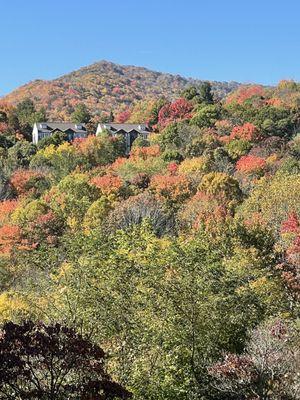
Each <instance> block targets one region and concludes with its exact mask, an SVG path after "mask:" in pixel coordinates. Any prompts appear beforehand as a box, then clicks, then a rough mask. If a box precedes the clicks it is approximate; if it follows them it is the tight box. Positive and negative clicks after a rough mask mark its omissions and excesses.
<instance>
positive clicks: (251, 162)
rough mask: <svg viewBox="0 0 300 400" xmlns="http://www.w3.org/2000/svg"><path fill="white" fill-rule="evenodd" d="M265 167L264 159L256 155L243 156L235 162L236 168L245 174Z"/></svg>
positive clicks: (259, 170)
mask: <svg viewBox="0 0 300 400" xmlns="http://www.w3.org/2000/svg"><path fill="white" fill-rule="evenodd" d="M265 167H266V160H264V159H263V158H261V157H256V156H251V155H247V156H243V157H241V158H240V159H239V160H238V162H237V163H236V169H237V170H238V171H239V172H243V173H245V174H250V173H256V172H261V171H262V170H263V169H264V168H265Z"/></svg>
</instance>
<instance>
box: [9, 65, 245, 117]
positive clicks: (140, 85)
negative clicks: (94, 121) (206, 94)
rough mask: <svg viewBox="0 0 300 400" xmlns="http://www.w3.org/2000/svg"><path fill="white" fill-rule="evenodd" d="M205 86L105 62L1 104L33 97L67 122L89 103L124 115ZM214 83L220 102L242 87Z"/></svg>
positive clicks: (38, 84)
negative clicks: (128, 110)
mask: <svg viewBox="0 0 300 400" xmlns="http://www.w3.org/2000/svg"><path fill="white" fill-rule="evenodd" d="M202 82H204V80H201V79H195V78H187V77H183V76H181V75H179V74H171V73H165V72H159V71H153V70H151V69H149V68H146V67H140V66H134V65H121V64H116V63H113V62H111V61H107V60H101V61H97V62H95V63H93V64H90V65H88V66H84V67H81V68H79V69H77V70H75V71H71V72H69V73H66V74H63V75H61V76H59V77H57V78H54V79H50V80H45V79H35V80H33V81H30V82H28V83H26V84H24V85H22V86H20V87H19V88H17V89H15V90H13V91H12V92H11V93H9V94H7V95H5V96H3V97H2V98H1V100H2V101H5V102H8V103H11V104H13V105H15V104H17V103H19V102H20V101H22V100H24V99H25V98H28V97H29V98H31V99H32V100H33V101H34V103H35V104H36V106H37V107H44V108H45V109H47V113H48V117H49V118H58V119H62V120H64V119H67V118H68V117H69V116H70V114H71V113H72V112H73V111H74V107H76V105H77V104H79V103H85V104H86V106H87V107H88V108H89V109H90V111H91V112H92V113H94V114H99V113H102V112H110V111H111V110H114V111H121V110H124V109H126V108H128V107H131V106H132V105H133V104H135V103H136V102H138V101H141V100H144V99H150V98H158V97H166V98H167V99H169V100H173V99H174V98H176V97H178V96H179V95H180V93H181V91H182V90H183V89H185V88H186V87H188V86H191V85H195V86H198V85H200V84H201V83H202ZM210 82H211V84H212V88H213V92H214V94H215V96H216V97H217V98H220V99H222V98H224V97H225V96H226V95H227V94H229V93H230V92H231V91H233V90H235V89H236V88H237V87H238V86H239V85H240V84H239V83H238V82H219V81H210Z"/></svg>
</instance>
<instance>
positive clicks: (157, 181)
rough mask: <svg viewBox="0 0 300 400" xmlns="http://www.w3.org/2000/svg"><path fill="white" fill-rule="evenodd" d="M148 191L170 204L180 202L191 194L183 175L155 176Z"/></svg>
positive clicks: (188, 183) (188, 182) (188, 184)
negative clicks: (168, 201) (170, 202)
mask: <svg viewBox="0 0 300 400" xmlns="http://www.w3.org/2000/svg"><path fill="white" fill-rule="evenodd" d="M150 190H152V191H153V192H155V193H156V194H157V195H158V196H160V197H164V198H165V199H167V200H170V201H172V202H176V203H177V202H181V201H184V200H186V199H187V198H189V197H190V196H191V194H192V190H191V185H190V181H189V180H188V179H187V177H186V176H184V175H155V176H154V177H153V178H152V180H151V183H150Z"/></svg>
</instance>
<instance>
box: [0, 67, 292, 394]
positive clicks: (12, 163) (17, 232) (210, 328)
mask: <svg viewBox="0 0 300 400" xmlns="http://www.w3.org/2000/svg"><path fill="white" fill-rule="evenodd" d="M105 65H107V64H101V68H104V67H105ZM98 67H99V65H97V64H96V65H95V66H94V67H93V68H94V69H95V71H96V74H97V71H98ZM91 68H92V67H91ZM93 68H92V69H86V70H85V69H83V70H80V71H79V72H76V73H73V74H71V75H69V76H66V77H63V78H61V79H60V80H57V81H53V82H50V83H43V82H36V83H33V84H31V85H29V86H28V87H25V88H23V89H22V90H21V91H19V92H17V93H15V94H14V95H12V96H9V97H8V99H13V98H14V101H17V100H19V99H21V98H23V95H24V96H28V94H29V93H31V98H33V97H34V96H36V97H39V98H40V99H39V100H37V102H36V104H34V103H32V102H31V101H30V100H28V99H27V100H26V99H25V100H24V101H22V102H20V103H19V104H18V105H15V106H12V105H11V104H8V103H2V105H1V111H0V166H1V168H0V277H1V278H0V283H1V294H0V322H1V323H8V321H13V322H14V324H22V321H24V320H31V321H33V322H32V323H30V324H31V325H30V324H29V325H26V326H25V327H22V328H21V332H23V333H22V334H21V335H20V336H18V335H17V334H16V332H17V333H18V332H19V331H18V329H17V328H16V327H15V325H14V324H10V325H6V330H7V332H8V333H7V334H6V336H7V335H8V334H10V335H11V336H10V337H12V338H13V340H15V341H16V343H22V346H23V347H24V348H25V350H26V351H25V350H24V352H25V353H24V354H26V355H27V356H28V354H29V355H30V356H31V355H32V354H40V353H41V354H42V355H43V358H41V359H42V360H46V362H44V363H42V364H41V366H40V368H41V370H40V371H42V372H41V374H42V373H43V371H44V370H45V368H46V367H45V365H46V366H47V367H48V365H49V356H47V354H46V355H45V354H44V351H45V347H46V348H47V346H48V347H49V348H50V349H51V350H52V349H53V348H54V349H56V348H57V347H55V346H58V344H57V343H62V344H61V346H60V347H59V348H60V349H63V352H62V355H61V353H59V354H60V356H61V357H65V359H64V360H63V363H62V364H60V365H62V369H63V368H67V366H68V365H69V364H68V363H69V362H70V359H71V360H74V359H76V360H80V361H77V362H79V364H78V365H80V368H81V369H80V370H78V371H77V375H71V377H70V375H63V374H62V375H60V376H63V378H61V379H62V381H63V382H64V385H65V386H63V387H64V390H65V391H66V392H64V393H72V396H74V397H71V394H70V397H65V398H70V399H71V398H72V399H73V398H74V399H77V398H82V399H87V398H91V397H89V396H91V395H92V394H91V393H94V391H95V390H96V391H97V390H100V389H99V387H98V386H97V387H96V386H95V374H96V372H97V373H98V375H99V373H101V376H104V375H103V374H104V372H103V369H102V362H103V361H102V360H103V357H104V356H103V353H102V350H101V349H99V348H98V347H95V348H94V347H89V345H88V344H86V342H85V341H83V339H82V338H81V337H80V339H78V337H74V334H73V333H72V332H73V331H72V330H71V331H70V330H69V329H75V331H76V332H78V333H80V334H82V335H83V337H84V338H88V340H91V341H92V342H93V343H95V344H97V346H101V348H103V350H104V351H105V353H106V354H107V358H106V364H107V371H108V373H109V377H111V379H112V380H113V381H111V380H110V378H108V376H105V378H103V381H102V384H101V385H102V386H101V390H104V393H105V394H103V395H101V396H100V395H99V396H98V397H97V396H96V395H95V397H92V398H95V399H104V398H105V399H108V398H113V397H114V396H117V397H120V398H123V399H125V398H128V397H130V396H132V397H133V399H136V400H146V399H148V400H156V399H161V400H191V399H195V400H196V399H197V400H198V399H199V400H245V399H248V400H254V399H265V400H266V399H269V400H296V399H300V384H299V382H300V379H299V371H300V351H299V348H300V346H299V344H300V334H299V333H300V332H299V330H300V323H299V312H300V308H299V300H300V201H299V200H300V85H299V84H297V83H295V82H293V81H282V82H280V83H279V84H278V86H276V87H274V88H265V87H262V86H259V85H257V86H254V85H249V86H240V87H239V88H237V90H236V91H234V92H232V93H230V94H229V95H228V96H227V97H226V98H224V99H223V100H222V101H220V99H219V98H218V96H216V95H213V92H212V90H211V86H210V84H209V83H203V84H202V85H196V86H195V85H192V86H189V87H187V88H185V89H184V90H182V89H183V87H185V86H187V85H188V83H189V82H188V81H182V78H174V77H171V76H165V75H157V76H156V75H155V74H154V73H151V74H152V75H153V80H151V81H150V82H152V81H153V85H152V84H151V85H149V91H148V92H147V95H148V94H151V96H155V98H152V99H150V100H147V99H145V98H144V96H145V93H144V92H143V90H142V87H146V85H147V82H146V79H148V75H149V74H150V72H148V71H146V70H144V72H145V76H144V78H141V79H140V80H138V79H135V78H134V77H135V74H140V73H141V70H140V69H138V70H137V69H135V68H131V67H130V68H129V69H128V71H127V74H125V75H124V77H123V78H122V79H124V80H122V84H120V82H116V83H115V87H119V89H118V90H115V91H114V93H115V94H114V96H112V97H110V98H111V99H112V100H111V102H110V103H109V107H113V106H118V104H119V103H121V102H122V103H123V102H125V103H126V102H127V104H128V106H129V105H130V104H131V100H130V101H129V100H128V101H127V99H129V97H130V96H129V94H128V92H127V91H126V92H125V93H123V90H124V88H127V89H128V88H129V87H130V88H131V89H130V90H132V91H133V92H134V93H138V96H139V99H140V101H138V102H137V103H136V104H134V105H132V106H130V107H128V109H126V110H124V111H123V112H121V113H120V112H119V110H117V109H116V110H115V109H112V111H113V114H114V117H115V120H118V121H122V122H125V121H131V122H141V121H143V122H147V123H149V125H150V126H151V127H152V130H153V132H152V133H151V134H150V136H149V139H148V140H145V139H143V140H142V139H136V141H135V142H134V145H133V148H132V150H131V153H130V156H129V157H126V156H125V152H124V143H123V140H122V138H121V137H120V138H112V137H110V136H108V135H107V134H105V133H103V134H102V135H101V136H97V137H95V136H94V135H92V134H91V135H90V136H88V138H86V139H81V140H75V141H74V142H72V143H68V142H65V141H64V140H63V137H61V136H59V135H56V136H53V137H52V138H51V139H44V140H42V141H40V142H39V144H38V146H35V145H33V144H32V143H30V127H31V125H32V123H33V121H34V120H37V119H43V118H45V117H46V115H47V114H48V116H53V115H57V116H59V115H60V114H59V113H58V114H55V113H54V110H60V107H61V110H62V112H63V114H64V115H67V114H68V112H66V109H68V108H69V107H70V111H71V109H72V113H73V114H72V117H71V118H72V119H74V120H75V119H78V120H79V119H84V120H85V121H86V122H87V123H88V124H89V123H90V124H91V125H92V124H93V123H94V122H95V116H94V115H91V111H92V110H91V109H92V108H93V107H95V110H97V109H99V110H100V109H101V107H102V104H103V101H106V100H107V98H108V97H106V95H105V94H104V97H102V95H101V96H100V94H99V93H98V92H97V89H96V87H99V85H98V83H97V81H95V82H96V83H95V86H94V83H93V82H94V79H95V76H96V75H94V74H93ZM107 68H108V66H107ZM122 70H123V67H122ZM129 72H130V76H131V78H129ZM115 73H116V74H118V76H121V73H120V71H119V72H118V71H115ZM99 79H102V78H101V77H100V78H99ZM127 79H128V80H129V81H128V84H127V83H126V86H124V83H125V81H126V80H127ZM131 79H132V80H131ZM143 79H145V82H144V83H143ZM151 79H152V78H151ZM134 80H135V81H136V83H135V84H133V83H132V82H133V81H134ZM83 82H89V84H88V85H87V86H85V85H84V83H83ZM126 82H127V81H126ZM171 82H172V84H171ZM106 85H107V86H106ZM135 85H136V86H135ZM140 85H141V86H140ZM155 85H157V86H155ZM112 86H113V84H112V82H107V80H106V79H105V82H103V86H102V89H101V91H103V88H104V87H107V90H111V89H109V88H111V87H112ZM168 86H169V91H168V94H169V95H170V96H171V97H172V98H173V99H172V100H167V99H162V98H161V95H163V94H166V93H163V92H161V91H160V90H158V87H160V88H162V90H163V91H165V90H166V89H165V88H166V87H168ZM50 87H51V91H50V90H49V88H50ZM67 87H68V88H69V91H70V93H72V95H71V94H68V96H70V97H69V99H70V103H69V102H68V101H69V100H68V101H66V97H65V96H64V95H63V96H62V97H60V95H59V93H61V92H65V90H66V88H67ZM88 87H89V93H90V95H87V93H88V89H87V88H88ZM43 88H44V89H45V90H44V91H43ZM79 88H80V89H79ZM136 88H138V90H137V89H136ZM127 89H126V90H127ZM136 90H137V92H135V91H136ZM177 90H178V97H176V98H175V94H177ZM77 91H78V92H77ZM179 92H180V93H179ZM34 93H36V94H34ZM51 93H52V94H51ZM78 93H79V94H78ZM97 93H98V94H99V97H97V95H96V94H97ZM101 93H103V92H101ZM109 93H110V96H111V93H112V92H109ZM49 96H53V97H52V100H51V101H49V99H50V97H49ZM77 96H78V97H77ZM55 97H56V99H55V100H54V98H55ZM77 98H78V99H79V100H80V102H81V103H80V104H77V107H75V108H74V109H73V106H75V105H76V101H74V102H72V101H73V100H74V99H77ZM130 98H131V97H130ZM71 99H72V100H71ZM84 99H86V100H87V102H88V104H86V105H87V106H88V107H85V106H84V105H83V104H82V101H83V100H84ZM135 99H137V97H135ZM48 101H49V108H46V109H44V110H43V109H41V106H46V103H47V102H48ZM89 108H90V109H89ZM95 110H94V111H95ZM109 111H110V110H109ZM44 114H46V115H44ZM39 321H43V323H44V324H46V327H45V326H44V325H41V324H39V325H37V328H34V325H32V324H33V323H38V322H39ZM56 323H59V324H62V325H63V326H66V327H67V328H64V330H61V328H60V326H61V325H54V326H55V328H53V329H52V330H51V329H50V328H49V327H47V326H48V325H49V324H50V325H51V326H53V324H56ZM10 332H13V334H12V333H10ZM24 332H25V333H24ZM28 332H29V333H28ZM32 332H33V333H32ZM61 332H63V337H62V338H61V339H59V340H61V342H60V341H59V340H58V339H57V336H59V335H60V334H61ZM25 334H26V335H29V334H30V338H33V339H34V340H33V343H34V345H31V342H30V346H32V347H30V346H29V344H28V343H29V342H26V341H25V340H23V339H22V337H24V335H25ZM22 335H23V336H22ZM6 336H5V337H6ZM3 337H4V336H3V335H2V337H0V361H1V360H7V358H5V357H4V356H3V354H4V355H5V354H6V353H5V352H9V354H10V358H9V360H10V362H11V363H12V365H13V360H14V358H13V356H12V355H13V354H14V353H13V352H14V349H13V348H10V347H7V343H6V342H5V340H4V339H3ZM26 337H27V336H26ZM22 340H23V341H22ZM86 340H87V339H86ZM10 343H11V342H10ZM13 343H15V342H13ZM41 343H42V344H44V346H42V345H41ZM45 343H46V345H45ZM65 343H68V344H71V345H70V347H68V346H67V345H66V344H65ZM26 346H29V347H30V349H29V350H28V349H27V347H26ZM35 346H37V348H38V350H36V347H35ZM74 346H75V347H74ZM74 348H75V349H76V352H75V351H74ZM3 349H4V350H3ZM8 349H9V350H8ZM34 351H36V353H34ZM53 351H54V350H53ZM60 351H62V350H60ZM38 352H39V353H38ZM69 352H70V353H71V355H70V354H69ZM74 353H77V356H76V355H75V354H74ZM85 354H88V355H87V356H85ZM1 357H2V358H1ZM47 357H48V358H47ZM74 357H75V358H74ZM76 357H82V358H80V359H77V358H76ZM84 357H86V358H84ZM51 360H52V358H51ZM66 360H67V361H66ZM91 360H92V361H91ZM5 362H8V361H5ZM23 362H24V359H23ZM3 363H4V361H3ZM2 365H4V367H2ZM5 365H7V364H1V362H0V382H4V381H5V382H6V386H5V388H6V389H7V390H8V392H9V393H12V391H13V390H15V388H14V387H13V389H12V387H11V386H10V382H11V379H13V378H11V377H14V374H17V372H16V369H14V368H13V367H11V371H12V372H11V374H9V373H6V372H5ZM72 365H73V364H72ZM22 366H23V364H21V365H20V364H18V368H19V369H21V368H22ZM83 366H86V368H83ZM96 367H97V368H96ZM6 368H7V367H6ZM49 368H50V371H52V369H51V368H52V364H51V363H50V367H49ZM19 369H18V371H19ZM8 371H10V369H8ZM26 371H27V372H26ZM26 371H25V372H26V373H25V372H24V375H23V377H25V378H24V379H25V382H26V379H27V383H26V384H25V386H24V388H25V389H24V388H23V389H22V390H25V391H26V390H27V391H28V392H26V393H30V390H31V388H33V389H32V390H33V391H36V390H40V392H39V391H38V392H37V393H42V389H40V388H38V389H36V388H35V386H34V385H36V381H35V379H34V376H33V379H32V383H28V382H29V381H28V376H32V375H30V371H29V370H28V369H27V370H26ZM83 373H85V374H86V375H88V378H87V377H85V378H84V379H87V380H84V382H85V385H86V386H84V388H85V389H86V388H87V389H86V390H87V392H85V395H84V394H82V395H80V396H81V397H79V393H81V392H80V390H83V389H82V387H83V386H80V387H81V389H80V388H79V385H77V386H76V382H75V383H74V379H75V378H74V376H76V377H79V376H80V377H82V374H83ZM26 374H27V375H26ZM40 376H41V375H38V377H40ZM42 376H44V375H42ZM3 377H4V378H3ZM52 378H53V375H52ZM1 379H2V381H1ZM43 379H44V381H47V379H48V375H47V376H46V377H44V378H43ZM49 379H50V378H49ZM78 379H79V378H78ZM75 381H76V379H75ZM115 381H116V382H118V383H119V384H120V385H122V388H121V386H118V384H116V383H114V382H115ZM7 382H8V383H7ZM70 382H71V383H70ZM86 382H88V384H86ZM103 382H104V383H103ZM31 384H32V386H30V385H31ZM26 385H27V386H26ZM89 385H90V386H89ZM59 388H60V386H59ZM89 388H90V389H89ZM91 388H92V389H93V390H94V391H92V389H91ZM124 388H126V390H125V389H124ZM57 390H58V391H59V390H60V389H57ZM24 393H25V392H24ZM35 393H36V392H35ZM86 393H88V394H89V395H87V394H86ZM97 393H98V392H97ZM102 393H103V392H102ZM68 396H69V395H68ZM76 396H78V397H76ZM84 396H85V397H84ZM87 396H88V397H87ZM7 398H9V397H7ZM10 398H13V397H10ZM24 398H25V397H24ZM26 398H30V397H26ZM41 398H42V397H41ZM45 398H46V397H45ZM47 398H48V397H47ZM49 398H50V397H49ZM56 398H57V399H59V398H63V397H56Z"/></svg>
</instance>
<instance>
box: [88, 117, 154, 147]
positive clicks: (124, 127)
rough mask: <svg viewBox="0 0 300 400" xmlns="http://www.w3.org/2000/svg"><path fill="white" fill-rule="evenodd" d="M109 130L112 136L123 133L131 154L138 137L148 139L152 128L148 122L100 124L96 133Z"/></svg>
mask: <svg viewBox="0 0 300 400" xmlns="http://www.w3.org/2000/svg"><path fill="white" fill-rule="evenodd" d="M105 131H107V132H108V133H109V134H111V135H112V136H118V135H123V136H124V138H125V143H126V153H127V154H129V152H130V149H131V146H132V143H133V142H134V141H135V139H136V138H138V137H140V138H143V139H147V138H148V135H149V133H150V128H149V126H148V125H146V124H115V123H105V124H98V127H97V131H96V135H99V134H100V133H102V132H105Z"/></svg>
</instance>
